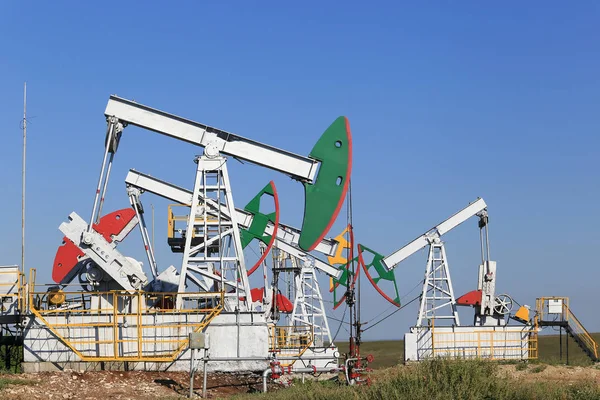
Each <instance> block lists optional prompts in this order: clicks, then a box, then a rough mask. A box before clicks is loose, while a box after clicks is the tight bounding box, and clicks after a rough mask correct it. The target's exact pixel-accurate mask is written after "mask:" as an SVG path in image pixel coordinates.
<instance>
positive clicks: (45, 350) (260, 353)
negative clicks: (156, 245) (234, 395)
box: [23, 312, 269, 372]
mask: <svg viewBox="0 0 600 400" xmlns="http://www.w3.org/2000/svg"><path fill="white" fill-rule="evenodd" d="M103 317H104V316H102V315H96V316H83V317H77V318H79V320H78V319H76V318H74V317H70V318H69V319H67V317H64V316H60V315H58V316H53V317H47V320H48V323H49V324H52V325H53V326H54V329H55V330H56V331H57V332H58V333H59V334H60V335H61V336H62V338H63V339H65V338H66V339H67V340H69V341H72V342H73V343H76V342H78V341H79V342H81V341H85V340H86V339H88V341H93V340H96V341H98V340H102V339H106V340H105V341H106V342H107V343H102V344H98V343H90V344H75V345H74V346H75V348H76V349H77V350H78V351H79V352H80V354H83V355H84V356H86V357H110V356H112V355H114V348H115V346H114V344H113V343H112V336H113V334H112V332H111V331H112V330H113V328H112V327H106V328H104V327H97V326H96V327H77V326H75V324H85V323H86V320H88V319H89V320H91V318H93V319H94V322H97V321H98V319H99V318H103ZM163 317H164V316H163ZM202 317H203V316H202V315H198V314H173V315H169V316H168V319H166V317H164V318H162V320H161V321H154V322H153V321H144V325H145V326H151V325H152V324H153V323H155V324H156V325H160V324H185V323H186V322H195V320H196V319H201V318H202ZM144 318H146V316H145V317H144ZM148 318H152V316H148ZM237 318H239V324H238V323H236V319H237ZM67 323H69V324H73V326H70V327H68V328H67V327H59V328H57V326H61V324H67ZM119 329H120V331H119V335H120V338H121V339H123V338H124V339H131V338H137V331H138V328H137V326H135V325H132V324H131V323H130V325H129V326H123V327H120V328H119ZM190 331H191V329H190V328H188V329H184V328H173V329H147V328H146V329H144V339H145V340H146V339H148V340H149V338H152V337H154V338H156V337H159V340H162V339H163V338H164V339H165V340H182V339H186V338H187V337H188V335H189V332H190ZM206 333H207V334H208V335H209V338H210V339H209V341H210V350H209V357H213V358H224V357H227V358H236V357H246V358H266V357H267V356H268V350H269V331H268V328H267V324H266V322H265V320H264V318H263V317H262V315H261V314H260V313H241V314H239V315H236V314H235V313H224V312H223V313H221V314H219V315H218V316H217V317H216V318H215V319H214V320H213V321H212V322H211V323H210V325H209V326H208V328H207V329H206ZM132 342H133V343H131V342H124V343H120V344H119V346H118V351H119V352H120V354H121V355H123V354H125V355H127V356H134V355H135V354H137V352H138V349H137V345H138V343H135V342H136V341H135V340H132ZM177 346H178V344H176V343H175V344H174V343H144V344H143V355H144V356H154V355H158V354H164V353H165V352H168V351H170V350H173V349H175V348H176V347H177ZM23 348H24V362H23V369H24V370H26V371H48V370H64V369H73V370H76V371H89V370H102V369H104V370H145V371H189V369H190V354H191V353H190V350H189V349H187V350H185V351H184V352H182V353H181V354H180V355H179V356H178V357H177V359H176V360H175V361H172V362H161V363H157V362H136V361H127V362H81V358H80V357H79V356H78V355H77V354H76V353H75V352H73V350H71V349H70V348H69V347H68V346H67V345H65V343H64V342H63V340H61V339H60V338H58V337H57V336H56V335H55V334H54V333H53V332H52V331H51V330H50V328H49V327H48V326H46V325H44V324H42V323H41V322H40V321H37V320H36V319H35V318H31V320H30V322H29V324H28V325H27V327H26V329H25V331H24V344H23ZM201 355H202V353H201V352H198V353H197V354H196V358H199V357H201ZM267 364H268V363H267V362H266V361H235V362H231V361H213V362H209V363H208V365H207V369H208V370H209V371H230V372H233V371H262V370H264V369H265V368H267Z"/></svg>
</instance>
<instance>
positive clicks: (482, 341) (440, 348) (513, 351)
mask: <svg viewBox="0 0 600 400" xmlns="http://www.w3.org/2000/svg"><path fill="white" fill-rule="evenodd" d="M534 333H535V331H534V329H533V328H532V327H531V326H526V325H512V326H511V325H507V326H456V327H450V326H448V327H436V328H435V329H431V328H429V327H418V328H417V327H413V328H411V332H409V333H406V334H405V335H404V362H405V363H406V362H411V361H422V360H425V359H428V358H432V357H449V358H487V359H496V360H506V359H513V360H525V359H528V358H529V350H530V337H531V334H534Z"/></svg>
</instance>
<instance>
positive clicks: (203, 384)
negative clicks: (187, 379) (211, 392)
mask: <svg viewBox="0 0 600 400" xmlns="http://www.w3.org/2000/svg"><path fill="white" fill-rule="evenodd" d="M207 353H208V350H207V349H204V371H203V372H204V377H203V379H202V398H204V399H206V390H207V388H206V381H207V374H208V372H207V370H206V364H208V360H207V357H206V356H207Z"/></svg>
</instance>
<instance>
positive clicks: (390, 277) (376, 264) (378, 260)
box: [358, 244, 400, 307]
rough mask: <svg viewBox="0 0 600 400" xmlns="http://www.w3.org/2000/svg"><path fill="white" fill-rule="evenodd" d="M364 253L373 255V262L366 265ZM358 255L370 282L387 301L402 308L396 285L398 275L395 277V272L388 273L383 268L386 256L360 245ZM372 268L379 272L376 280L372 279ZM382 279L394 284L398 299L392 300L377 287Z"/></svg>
mask: <svg viewBox="0 0 600 400" xmlns="http://www.w3.org/2000/svg"><path fill="white" fill-rule="evenodd" d="M363 252H368V253H371V254H372V255H373V261H371V262H370V263H369V264H367V263H365V262H364V258H363V257H362V253H363ZM358 253H359V254H360V256H359V259H360V261H361V263H362V265H363V268H364V269H365V274H366V275H367V277H368V278H369V281H371V283H372V284H373V286H374V287H375V289H376V290H377V291H378V292H379V293H380V294H381V295H382V296H383V297H384V298H385V299H386V300H387V301H389V302H390V303H392V304H394V305H396V306H397V307H400V294H399V293H398V284H397V283H396V275H394V272H393V271H388V270H387V269H386V268H385V267H384V266H383V263H382V260H383V258H384V256H383V255H382V254H379V253H377V252H376V251H374V250H371V249H369V248H368V247H366V246H363V245H360V244H359V245H358ZM371 268H375V271H376V272H377V275H378V276H377V277H375V278H373V277H372V275H371V273H370V272H369V269H371ZM382 279H383V280H386V281H389V282H392V283H393V285H394V291H395V292H396V297H395V298H394V299H392V298H391V297H389V296H388V295H387V294H385V293H384V292H383V290H382V289H381V288H380V287H379V286H378V285H377V283H378V282H380V281H381V280H382Z"/></svg>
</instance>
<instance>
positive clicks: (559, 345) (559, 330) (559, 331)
mask: <svg viewBox="0 0 600 400" xmlns="http://www.w3.org/2000/svg"><path fill="white" fill-rule="evenodd" d="M558 347H559V349H560V350H559V352H558V354H559V359H560V362H562V347H563V345H562V326H559V327H558Z"/></svg>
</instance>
